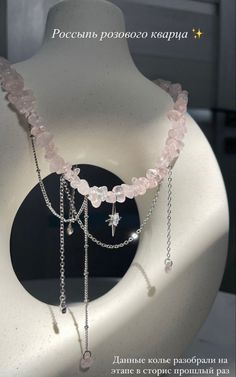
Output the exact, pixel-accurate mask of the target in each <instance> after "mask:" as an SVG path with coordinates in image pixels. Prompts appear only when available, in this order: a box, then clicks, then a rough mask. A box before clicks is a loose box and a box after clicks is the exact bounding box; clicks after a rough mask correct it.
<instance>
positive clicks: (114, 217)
mask: <svg viewBox="0 0 236 377" xmlns="http://www.w3.org/2000/svg"><path fill="white" fill-rule="evenodd" d="M120 220H121V217H120V215H119V213H118V212H116V205H115V203H113V204H112V213H111V215H109V217H108V219H107V220H106V223H107V222H108V225H109V226H111V234H112V237H114V235H115V231H116V227H117V226H118V224H119V222H120Z"/></svg>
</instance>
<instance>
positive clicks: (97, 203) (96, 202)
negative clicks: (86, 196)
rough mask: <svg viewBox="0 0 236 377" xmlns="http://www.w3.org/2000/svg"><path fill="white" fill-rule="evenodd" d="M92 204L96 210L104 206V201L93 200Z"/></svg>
mask: <svg viewBox="0 0 236 377" xmlns="http://www.w3.org/2000/svg"><path fill="white" fill-rule="evenodd" d="M91 204H92V206H93V207H94V208H98V207H100V205H101V204H102V201H101V200H100V199H99V198H97V199H94V200H91Z"/></svg>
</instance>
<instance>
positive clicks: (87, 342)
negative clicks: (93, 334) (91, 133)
mask: <svg viewBox="0 0 236 377" xmlns="http://www.w3.org/2000/svg"><path fill="white" fill-rule="evenodd" d="M88 218H89V216H88V199H87V197H85V206H84V312H85V321H84V338H85V351H84V354H85V353H87V352H89V339H88V330H89V324H88V304H89V296H88V275H89V271H88V247H89V245H88Z"/></svg>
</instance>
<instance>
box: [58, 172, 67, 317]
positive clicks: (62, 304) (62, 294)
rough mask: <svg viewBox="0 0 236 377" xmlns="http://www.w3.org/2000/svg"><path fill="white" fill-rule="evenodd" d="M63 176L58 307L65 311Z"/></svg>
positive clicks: (62, 185)
mask: <svg viewBox="0 0 236 377" xmlns="http://www.w3.org/2000/svg"><path fill="white" fill-rule="evenodd" d="M63 181H64V178H63V177H62V176H61V177H60V298H59V299H60V308H61V312H62V313H63V314H64V313H66V291H65V241H64V238H65V229H64V184H63Z"/></svg>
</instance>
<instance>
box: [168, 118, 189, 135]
mask: <svg viewBox="0 0 236 377" xmlns="http://www.w3.org/2000/svg"><path fill="white" fill-rule="evenodd" d="M174 128H179V129H181V130H183V132H184V133H186V132H187V127H186V118H185V117H181V118H180V119H179V120H178V122H173V124H172V129H174Z"/></svg>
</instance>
